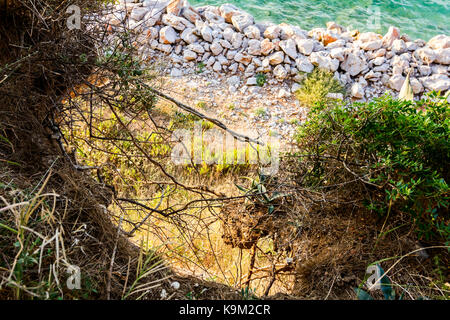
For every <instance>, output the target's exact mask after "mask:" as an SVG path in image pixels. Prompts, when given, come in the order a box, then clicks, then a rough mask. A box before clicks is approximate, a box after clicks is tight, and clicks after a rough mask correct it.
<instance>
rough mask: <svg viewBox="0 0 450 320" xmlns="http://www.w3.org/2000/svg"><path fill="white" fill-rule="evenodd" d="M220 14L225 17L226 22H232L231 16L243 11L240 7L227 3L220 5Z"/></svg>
mask: <svg viewBox="0 0 450 320" xmlns="http://www.w3.org/2000/svg"><path fill="white" fill-rule="evenodd" d="M219 11H220V15H221V16H222V17H223V18H224V19H225V21H226V22H228V23H231V18H232V17H233V16H234V15H236V14H240V13H241V12H242V11H241V9H239V8H238V7H236V6H234V5H232V4H230V3H226V4H223V5H221V6H220V8H219Z"/></svg>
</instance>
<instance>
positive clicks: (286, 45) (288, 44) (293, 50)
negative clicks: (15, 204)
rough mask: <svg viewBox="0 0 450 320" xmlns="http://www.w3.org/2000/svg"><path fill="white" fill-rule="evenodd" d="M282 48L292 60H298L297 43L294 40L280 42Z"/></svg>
mask: <svg viewBox="0 0 450 320" xmlns="http://www.w3.org/2000/svg"><path fill="white" fill-rule="evenodd" d="M280 48H281V49H282V50H283V51H284V53H286V54H287V55H288V56H289V57H291V58H292V59H294V60H295V59H296V58H297V56H298V53H297V47H296V43H295V41H294V40H292V39H288V40H283V41H280Z"/></svg>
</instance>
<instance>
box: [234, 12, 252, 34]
mask: <svg viewBox="0 0 450 320" xmlns="http://www.w3.org/2000/svg"><path fill="white" fill-rule="evenodd" d="M231 22H232V23H233V26H234V27H235V28H236V29H237V30H238V31H239V32H243V31H244V29H245V28H247V27H248V26H250V25H253V24H254V23H255V20H254V18H253V17H252V16H251V15H249V14H248V13H244V12H241V13H239V14H235V15H233V16H232V17H231Z"/></svg>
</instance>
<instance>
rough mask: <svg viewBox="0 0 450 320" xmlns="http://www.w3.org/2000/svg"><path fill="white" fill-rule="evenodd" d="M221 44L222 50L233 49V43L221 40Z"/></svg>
mask: <svg viewBox="0 0 450 320" xmlns="http://www.w3.org/2000/svg"><path fill="white" fill-rule="evenodd" d="M219 43H220V45H221V46H222V48H225V49H231V47H232V46H231V43H230V42H228V40H224V39H220V40H219Z"/></svg>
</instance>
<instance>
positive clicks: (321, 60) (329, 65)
mask: <svg viewBox="0 0 450 320" xmlns="http://www.w3.org/2000/svg"><path fill="white" fill-rule="evenodd" d="M309 61H310V62H311V63H312V64H313V65H315V66H317V67H319V68H320V69H325V70H329V71H331V72H335V71H336V70H337V69H338V68H339V60H338V59H333V58H331V57H329V56H327V55H326V54H325V53H324V52H322V51H320V52H313V53H311V55H310V56H309Z"/></svg>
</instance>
